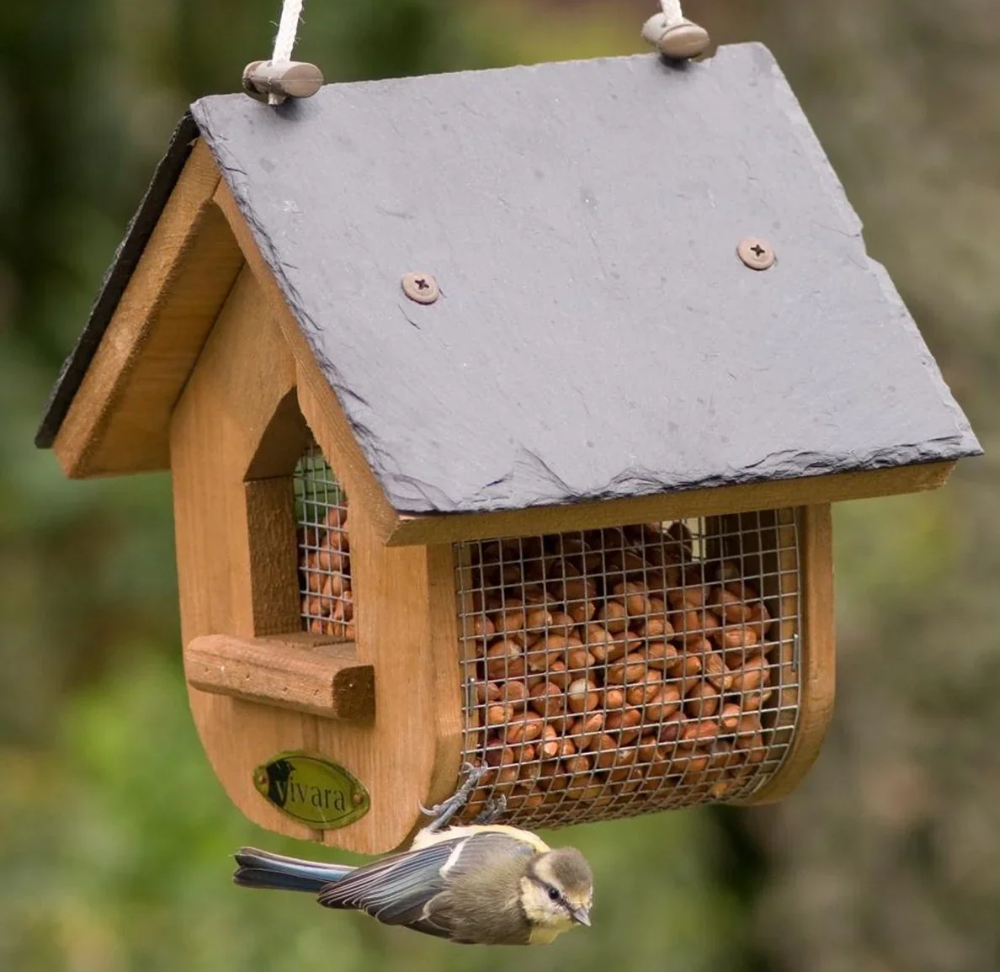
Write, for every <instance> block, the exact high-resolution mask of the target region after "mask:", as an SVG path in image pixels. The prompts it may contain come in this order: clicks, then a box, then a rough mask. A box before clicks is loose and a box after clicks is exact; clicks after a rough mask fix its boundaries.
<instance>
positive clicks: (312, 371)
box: [213, 180, 398, 541]
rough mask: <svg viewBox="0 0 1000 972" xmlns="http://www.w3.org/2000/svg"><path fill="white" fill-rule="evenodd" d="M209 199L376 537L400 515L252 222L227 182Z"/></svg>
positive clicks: (305, 410) (326, 446)
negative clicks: (232, 240)
mask: <svg viewBox="0 0 1000 972" xmlns="http://www.w3.org/2000/svg"><path fill="white" fill-rule="evenodd" d="M213 201H214V202H215V204H216V205H217V206H218V207H219V209H220V211H221V212H222V214H223V215H224V216H225V218H226V221H227V222H228V225H229V228H230V230H231V232H232V234H233V236H234V237H235V238H236V242H237V243H238V244H239V247H240V250H241V251H242V253H243V257H244V258H245V260H246V262H247V265H248V266H249V267H250V269H251V271H252V272H253V275H254V278H255V279H256V281H257V285H258V287H259V288H260V295H261V298H262V301H263V304H264V306H265V308H266V310H267V312H268V313H269V314H270V315H271V316H272V317H273V318H274V320H275V321H277V323H278V325H279V327H280V328H281V333H282V335H283V336H284V338H285V341H286V342H287V344H288V348H289V350H290V351H291V353H292V357H293V358H294V360H295V364H296V372H297V377H296V384H297V388H298V403H299V407H300V408H301V409H302V414H303V415H304V416H305V418H306V421H307V422H308V423H309V428H310V429H311V430H312V433H313V435H314V436H315V437H316V441H317V442H318V443H319V445H320V447H321V448H322V449H323V452H324V453H325V454H326V455H328V456H333V455H335V456H337V459H338V468H337V475H338V477H339V478H340V479H341V481H342V482H343V483H344V485H345V486H346V487H347V492H348V495H350V497H351V502H352V503H364V505H365V507H366V512H367V515H368V516H369V517H370V518H371V520H372V522H373V523H374V524H375V526H376V528H377V535H378V538H379V540H380V541H384V540H385V539H386V538H387V537H388V536H389V534H390V533H392V531H393V530H394V529H395V527H396V523H397V520H398V515H397V514H396V511H395V510H394V509H393V508H392V507H391V506H390V504H389V501H388V499H387V498H386V496H385V492H384V491H383V489H382V487H381V486H380V485H379V482H378V480H377V479H376V478H375V474H374V473H373V472H372V471H371V467H370V466H369V465H368V463H367V462H366V461H365V459H364V456H363V455H362V454H361V449H360V447H359V446H358V443H357V440H356V439H355V438H354V434H353V432H352V431H351V426H350V423H349V422H348V421H347V416H346V415H344V412H343V410H342V409H341V407H340V403H339V402H338V401H337V396H336V394H334V391H333V389H332V388H331V387H330V385H329V383H328V382H327V380H326V378H325V377H324V376H323V373H322V372H321V371H320V369H319V366H318V365H317V364H316V359H315V357H314V356H313V352H312V349H311V348H310V347H309V343H308V342H307V341H306V339H305V337H304V336H303V334H302V329H301V328H300V327H299V323H298V321H297V320H296V319H295V317H294V315H293V314H292V312H291V310H290V309H289V307H288V304H287V303H286V302H285V298H284V295H283V294H282V292H281V288H280V286H279V285H278V282H277V281H276V280H275V278H274V274H273V273H272V272H271V270H270V268H269V267H268V265H267V261H266V260H265V259H264V257H263V255H262V254H261V252H260V248H259V247H258V246H257V243H256V241H255V240H254V238H253V233H252V232H251V230H250V227H249V226H247V224H246V221H245V220H244V219H243V216H242V214H241V213H240V210H239V206H238V205H237V203H236V200H235V198H234V197H233V194H232V192H231V191H230V189H229V187H228V186H227V185H226V183H225V181H224V180H223V181H221V182H219V184H218V188H217V189H216V190H215V194H214V196H213Z"/></svg>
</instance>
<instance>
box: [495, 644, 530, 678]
mask: <svg viewBox="0 0 1000 972" xmlns="http://www.w3.org/2000/svg"><path fill="white" fill-rule="evenodd" d="M515 660H518V661H522V659H521V646H520V645H519V644H518V643H517V642H516V641H496V642H494V643H493V644H492V645H490V647H489V648H487V649H486V674H487V675H489V677H490V678H506V677H507V676H508V675H509V674H510V666H511V663H512V662H513V661H515Z"/></svg>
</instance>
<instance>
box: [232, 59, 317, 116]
mask: <svg viewBox="0 0 1000 972" xmlns="http://www.w3.org/2000/svg"><path fill="white" fill-rule="evenodd" d="M322 87H323V72H322V71H320V69H319V68H318V67H316V65H315V64H308V63H306V62H305V61H287V62H286V63H284V64H272V63H271V62H270V61H252V62H251V63H250V64H248V65H247V66H246V67H245V68H244V70H243V90H244V91H245V92H246V93H247V94H248V95H250V97H251V98H256V99H257V100H258V101H268V102H270V104H277V105H280V104H281V103H282V102H283V101H284V100H285V99H286V98H311V97H312V96H313V95H314V94H316V92H317V91H319V89H320V88H322Z"/></svg>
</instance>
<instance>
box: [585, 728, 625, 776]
mask: <svg viewBox="0 0 1000 972" xmlns="http://www.w3.org/2000/svg"><path fill="white" fill-rule="evenodd" d="M587 749H588V751H589V752H590V753H591V755H592V756H593V759H594V767H595V768H596V769H599V770H602V769H610V768H611V767H612V766H614V763H615V753H616V752H617V751H618V742H617V741H616V740H615V739H614V738H613V737H611V736H609V735H607V734H604V733H602V734H601V735H599V736H595V737H594V738H593V739H592V740H591V741H590V745H589V746H588V747H587Z"/></svg>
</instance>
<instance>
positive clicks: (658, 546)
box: [460, 522, 779, 823]
mask: <svg viewBox="0 0 1000 972" xmlns="http://www.w3.org/2000/svg"><path fill="white" fill-rule="evenodd" d="M692 550H693V538H692V536H691V534H690V531H689V530H688V529H687V527H686V526H685V525H684V524H683V523H680V522H675V523H673V524H671V525H670V526H669V527H668V528H666V529H662V528H661V527H660V526H659V525H656V524H649V525H642V526H638V527H626V528H622V529H609V530H592V531H586V532H583V533H582V534H581V533H575V534H568V535H554V536H548V537H537V538H530V539H522V540H512V541H492V542H488V543H482V544H478V545H475V546H474V547H473V554H472V564H471V565H467V566H466V567H465V568H464V569H465V570H466V577H465V581H464V583H463V584H462V594H461V597H462V619H461V620H462V625H463V629H462V630H461V632H460V633H461V635H462V642H461V644H462V650H463V653H464V661H465V671H466V675H467V687H468V689H469V692H470V695H469V700H468V703H467V719H468V728H469V736H468V737H467V747H466V748H467V752H466V758H467V759H468V760H469V761H470V762H472V763H473V764H474V765H480V766H481V765H482V763H483V761H485V763H486V765H487V766H488V767H489V769H488V771H487V773H486V775H485V776H484V777H483V778H482V780H481V781H480V783H479V786H478V787H477V789H476V790H475V791H474V792H473V794H472V798H471V800H470V802H469V805H468V806H467V808H466V810H465V812H464V817H465V819H471V818H473V817H474V816H475V815H476V814H477V813H478V812H479V811H480V810H481V809H482V807H483V805H484V802H485V801H486V799H487V798H488V797H493V798H495V797H497V796H499V795H501V794H502V795H503V796H504V797H505V799H506V801H507V807H508V809H510V810H518V809H521V810H526V811H528V814H527V815H528V816H535V817H537V818H538V819H539V820H542V821H544V822H551V823H558V822H560V821H561V819H562V818H563V817H565V819H567V820H569V819H581V816H582V815H586V814H587V813H589V812H590V811H591V808H593V810H597V808H602V807H604V808H611V809H613V810H615V811H618V810H620V809H622V810H623V809H624V807H625V806H626V805H628V804H630V803H631V804H634V805H635V809H636V810H638V809H640V808H650V807H666V806H671V805H683V804H690V803H694V802H699V801H704V800H719V799H722V798H723V797H727V796H728V797H733V796H735V795H737V794H738V793H739V792H740V791H745V790H746V789H747V788H749V786H750V784H752V783H754V782H756V781H758V780H759V779H760V777H761V775H762V774H768V775H769V774H770V772H771V770H773V765H770V766H769V765H768V763H771V764H773V763H774V759H775V753H774V752H773V751H771V750H770V749H769V746H768V744H767V743H766V742H765V734H766V729H765V727H764V726H763V725H762V722H761V714H762V711H766V710H767V707H768V702H769V700H772V693H773V692H774V687H775V685H776V684H777V683H778V682H779V679H778V675H777V664H776V653H775V649H776V648H777V642H776V641H775V640H771V639H776V638H777V637H778V632H777V630H776V629H777V627H778V626H777V624H775V622H774V621H773V619H772V617H771V615H770V613H769V611H768V608H767V607H766V606H765V604H764V601H763V599H762V597H761V594H760V592H759V591H758V590H757V589H756V588H754V587H753V586H751V585H750V584H749V583H747V582H746V581H745V580H744V579H743V578H742V577H741V576H740V565H739V563H738V562H737V561H734V560H725V559H714V560H711V561H708V560H706V561H700V560H696V559H695V557H694V555H693V552H692ZM776 701H777V700H776V699H774V700H772V701H771V702H770V705H771V706H772V708H773V706H774V705H775V703H776ZM769 753H770V760H768V756H769ZM629 794H633V796H629ZM576 801H585V802H587V803H588V807H587V808H580V807H579V805H578V804H577V805H576V807H575V809H574V804H576ZM559 808H561V809H559ZM531 811H537V813H535V814H531ZM581 811H582V813H581ZM604 812H605V813H606V812H607V811H604ZM522 816H525V815H524V814H522Z"/></svg>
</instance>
